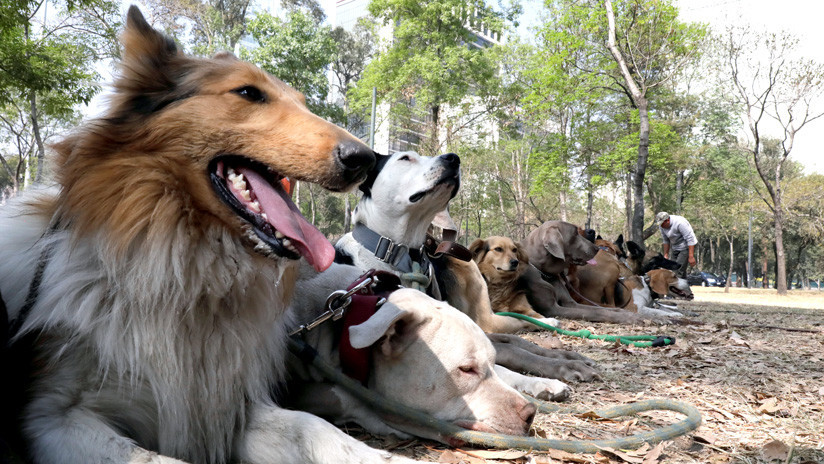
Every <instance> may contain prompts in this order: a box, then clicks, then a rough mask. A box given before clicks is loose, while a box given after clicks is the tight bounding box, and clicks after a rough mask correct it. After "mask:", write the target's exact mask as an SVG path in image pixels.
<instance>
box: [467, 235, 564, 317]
mask: <svg viewBox="0 0 824 464" xmlns="http://www.w3.org/2000/svg"><path fill="white" fill-rule="evenodd" d="M469 251H470V252H472V259H474V260H475V262H476V263H477V264H478V269H479V270H480V271H481V274H483V276H484V280H486V286H487V289H488V291H489V300H490V302H491V304H492V310H493V311H495V312H504V311H505V312H514V313H519V314H523V315H525V316H529V317H532V318H535V319H539V320H541V319H544V316H543V315H541V314H538V313H537V312H535V310H533V309H532V305H530V304H529V301H528V300H527V298H526V290H525V289H524V288H522V287H521V286H520V285H518V281H519V278H520V277H521V276H522V275H523V274H524V272H526V270H527V268H528V267H529V258H528V257H527V255H526V252H524V250H523V247H521V245H520V244H519V243H515V242H514V241H512V239H511V238H509V237H501V236H491V237H487V238H486V239H480V238H479V239H476V240H475V241H474V242H472V244H471V245H470V246H469ZM556 327H557V326H556Z"/></svg>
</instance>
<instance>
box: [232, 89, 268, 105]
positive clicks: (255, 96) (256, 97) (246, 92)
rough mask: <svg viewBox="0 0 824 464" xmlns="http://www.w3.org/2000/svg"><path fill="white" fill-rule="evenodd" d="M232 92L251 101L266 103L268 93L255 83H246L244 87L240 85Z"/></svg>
mask: <svg viewBox="0 0 824 464" xmlns="http://www.w3.org/2000/svg"><path fill="white" fill-rule="evenodd" d="M232 92H234V93H236V94H238V95H240V96H241V97H243V98H245V99H247V100H249V101H250V102H254V103H265V102H266V94H265V93H263V92H262V91H261V90H260V89H259V88H257V87H255V86H253V85H244V86H243V87H239V88H237V89H235V90H232Z"/></svg>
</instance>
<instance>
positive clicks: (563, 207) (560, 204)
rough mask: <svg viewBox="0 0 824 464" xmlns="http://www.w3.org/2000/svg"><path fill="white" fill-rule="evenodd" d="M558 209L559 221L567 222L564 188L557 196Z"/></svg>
mask: <svg viewBox="0 0 824 464" xmlns="http://www.w3.org/2000/svg"><path fill="white" fill-rule="evenodd" d="M558 208H560V209H561V220H562V221H567V192H566V189H564V188H561V193H559V194H558Z"/></svg>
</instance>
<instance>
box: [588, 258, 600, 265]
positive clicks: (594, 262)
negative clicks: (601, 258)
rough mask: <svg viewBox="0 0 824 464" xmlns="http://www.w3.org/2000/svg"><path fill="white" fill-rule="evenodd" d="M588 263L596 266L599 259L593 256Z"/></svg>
mask: <svg viewBox="0 0 824 464" xmlns="http://www.w3.org/2000/svg"><path fill="white" fill-rule="evenodd" d="M587 264H592V265H593V266H596V265H597V264H598V261H595V258H592V259H590V260H589V261H587Z"/></svg>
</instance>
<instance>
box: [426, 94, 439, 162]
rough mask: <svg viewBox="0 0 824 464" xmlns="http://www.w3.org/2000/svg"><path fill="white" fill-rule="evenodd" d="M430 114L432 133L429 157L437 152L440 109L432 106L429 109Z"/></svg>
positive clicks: (437, 106)
mask: <svg viewBox="0 0 824 464" xmlns="http://www.w3.org/2000/svg"><path fill="white" fill-rule="evenodd" d="M430 114H431V115H432V132H431V135H430V137H431V140H430V141H429V153H427V154H428V155H429V156H436V155H437V154H438V151H439V149H440V148H439V147H440V143H441V140H440V133H439V130H440V127H439V125H440V119H441V107H440V105H433V106H432V108H431V112H430Z"/></svg>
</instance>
